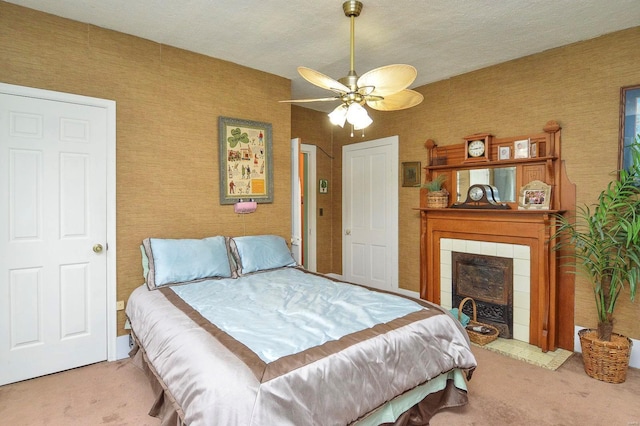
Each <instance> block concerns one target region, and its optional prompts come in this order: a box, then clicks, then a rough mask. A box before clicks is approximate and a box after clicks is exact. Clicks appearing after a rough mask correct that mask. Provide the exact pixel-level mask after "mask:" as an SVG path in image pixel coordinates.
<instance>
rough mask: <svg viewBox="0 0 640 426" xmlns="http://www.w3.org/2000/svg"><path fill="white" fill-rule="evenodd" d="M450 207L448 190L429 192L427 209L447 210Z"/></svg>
mask: <svg viewBox="0 0 640 426" xmlns="http://www.w3.org/2000/svg"><path fill="white" fill-rule="evenodd" d="M448 206H449V191H447V190H446V189H442V190H440V191H429V192H427V207H428V208H430V209H434V208H436V209H437V208H445V207H448Z"/></svg>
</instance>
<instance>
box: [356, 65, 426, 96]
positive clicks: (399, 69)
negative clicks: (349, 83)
mask: <svg viewBox="0 0 640 426" xmlns="http://www.w3.org/2000/svg"><path fill="white" fill-rule="evenodd" d="M417 75H418V71H417V70H416V69H415V68H414V67H413V66H411V65H404V64H395V65H386V66H384V67H380V68H376V69H372V70H371V71H367V72H366V73H364V74H362V76H361V77H360V78H359V79H358V88H365V87H373V91H371V92H370V93H368V94H370V95H375V96H385V97H386V96H388V95H392V94H394V93H398V92H399V91H401V90H403V89H406V88H407V87H409V85H411V83H413V80H415V79H416V76H417Z"/></svg>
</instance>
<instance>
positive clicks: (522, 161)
mask: <svg viewBox="0 0 640 426" xmlns="http://www.w3.org/2000/svg"><path fill="white" fill-rule="evenodd" d="M560 130H561V127H560V125H559V124H558V123H557V122H556V121H553V120H552V121H549V122H548V123H547V124H546V125H545V126H544V128H543V131H542V132H541V133H531V134H524V135H519V136H511V137H503V138H496V137H494V136H493V135H490V147H489V149H490V153H489V158H488V161H475V162H469V161H465V148H466V144H465V143H464V142H461V143H459V144H453V145H442V146H438V145H437V144H436V142H435V141H433V140H432V139H428V140H427V141H426V142H425V148H426V149H427V166H425V167H424V169H425V172H426V173H425V180H426V181H431V180H433V179H435V178H436V177H438V176H440V175H445V178H446V179H445V183H444V185H443V186H444V188H445V189H446V190H447V191H449V193H450V194H457V193H458V190H457V188H456V187H455V185H456V182H457V179H456V177H457V174H456V173H457V171H458V170H469V169H486V168H501V167H515V169H516V182H515V187H516V188H521V187H523V186H524V185H526V184H528V183H530V182H532V181H536V180H538V181H542V182H544V183H546V184H547V185H551V187H552V191H551V197H552V200H551V203H550V208H551V209H555V210H565V206H564V205H563V204H562V199H563V197H562V196H561V193H562V191H563V189H562V187H561V182H562V176H561V174H562V173H563V166H562V164H563V163H562V157H561V150H560V148H561V146H560ZM472 136H473V135H471V136H467V137H465V138H463V139H469V138H471V137H472ZM525 139H526V140H528V141H529V144H530V145H533V144H535V146H536V156H535V157H529V158H513V157H514V155H513V154H514V142H516V141H519V140H525ZM500 147H509V148H510V151H511V156H510V158H509V159H504V160H499V159H498V151H499V149H500ZM443 155H444V156H446V163H445V164H437V165H431V164H432V163H435V162H434V161H432V160H433V159H434V158H437V157H438V156H443ZM425 195H426V190H424V189H423V190H421V196H420V208H425V207H426V197H425ZM464 195H466V194H462V196H464ZM517 198H518V194H516V199H515V200H514V201H509V202H507V204H508V205H509V207H510V208H511V209H517V208H518V203H517ZM456 201H457V200H456V197H455V196H452V197H450V199H449V206H451V205H452V204H453V203H455V202H456Z"/></svg>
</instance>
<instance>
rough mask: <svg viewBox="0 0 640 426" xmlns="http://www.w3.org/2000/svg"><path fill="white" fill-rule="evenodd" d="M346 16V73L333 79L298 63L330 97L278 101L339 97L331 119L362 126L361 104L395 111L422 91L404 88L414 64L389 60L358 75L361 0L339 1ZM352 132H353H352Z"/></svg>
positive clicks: (414, 100) (364, 116) (412, 75)
mask: <svg viewBox="0 0 640 426" xmlns="http://www.w3.org/2000/svg"><path fill="white" fill-rule="evenodd" d="M342 9H343V11H344V14H345V16H346V17H348V18H349V20H350V21H351V31H350V44H349V74H347V76H346V77H342V78H340V79H338V80H335V79H333V78H331V77H329V76H327V75H324V74H322V73H320V72H318V71H314V70H312V69H311V68H307V67H302V66H301V67H298V73H299V74H300V76H302V78H304V79H305V80H307V81H308V82H309V83H311V84H313V85H315V86H318V87H321V88H323V89H326V90H330V91H332V92H333V93H334V94H335V96H333V97H330V98H317V99H298V100H288V101H281V102H325V101H340V102H341V104H340V105H339V106H338V107H336V108H335V109H334V110H333V111H332V112H331V113H329V119H330V120H331V123H332V124H333V125H336V126H340V127H344V123H345V122H347V121H348V122H349V124H351V127H352V133H353V130H362V129H364V128H365V127H367V126H369V125H370V124H371V123H373V120H372V119H371V117H369V114H368V113H367V110H366V109H365V108H364V107H363V105H365V104H366V105H367V106H368V107H369V108H371V109H374V110H378V111H397V110H401V109H406V108H411V107H413V106H415V105H418V104H419V103H420V102H422V100H423V98H424V97H423V95H422V94H420V93H418V92H416V91H414V90H410V89H408V87H409V86H410V85H411V84H412V83H413V81H414V80H415V78H416V76H417V74H418V72H417V70H416V69H415V67H413V66H411V65H405V64H393V65H387V66H383V67H379V68H375V69H373V70H370V71H368V72H366V73H365V74H363V75H362V76H360V77H358V74H357V73H356V71H355V58H354V57H355V54H354V51H355V18H356V17H358V16H360V12H362V2H361V1H359V0H347V1H345V2H344V3H343V4H342ZM352 136H353V134H352Z"/></svg>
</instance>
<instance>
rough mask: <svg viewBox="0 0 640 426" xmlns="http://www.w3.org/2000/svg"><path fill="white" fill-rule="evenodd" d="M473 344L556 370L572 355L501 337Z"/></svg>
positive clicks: (561, 350) (563, 350)
mask: <svg viewBox="0 0 640 426" xmlns="http://www.w3.org/2000/svg"><path fill="white" fill-rule="evenodd" d="M473 345H474V346H479V347H483V348H484V349H487V350H489V351H493V352H497V353H499V354H502V355H506V356H508V357H511V358H515V359H519V360H520V361H525V362H528V363H529V364H533V365H537V366H539V367H544V368H548V369H549V370H557V369H558V367H560V366H561V365H562V364H563V363H564V362H565V361H566V360H568V359H569V358H570V357H571V356H572V355H573V352H570V351H567V350H565V349H560V348H558V349H556V350H555V351H553V352H551V351H548V352H542V349H540V348H539V347H537V346H533V345H530V344H528V343H525V342H521V341H519V340H513V339H503V338H501V337H498V339H496V340H494V341H493V342H490V343H487V344H486V345H484V346H480V345H476V344H475V343H473ZM639 426H640V425H639Z"/></svg>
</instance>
